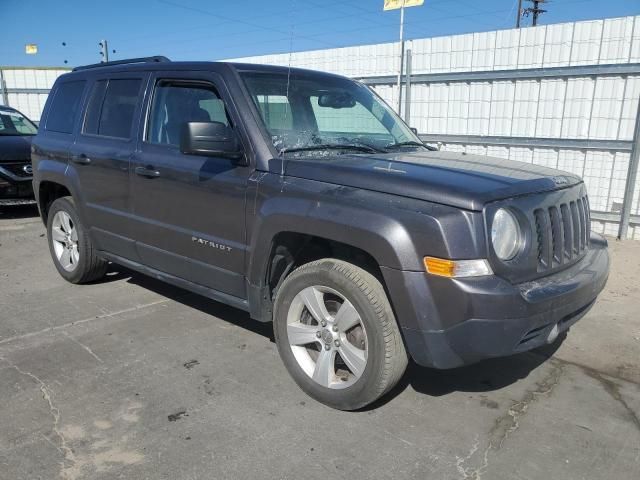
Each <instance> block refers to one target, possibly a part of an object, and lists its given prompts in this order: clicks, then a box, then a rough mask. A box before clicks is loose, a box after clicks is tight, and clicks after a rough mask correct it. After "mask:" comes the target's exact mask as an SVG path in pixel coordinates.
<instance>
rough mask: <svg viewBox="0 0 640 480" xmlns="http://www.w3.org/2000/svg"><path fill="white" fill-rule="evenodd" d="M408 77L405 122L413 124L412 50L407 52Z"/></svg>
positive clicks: (405, 96) (406, 69) (405, 95)
mask: <svg viewBox="0 0 640 480" xmlns="http://www.w3.org/2000/svg"><path fill="white" fill-rule="evenodd" d="M405 71H406V77H405V87H404V88H405V92H404V102H405V103H404V121H405V122H407V123H410V122H411V49H408V50H407V59H406V66H405Z"/></svg>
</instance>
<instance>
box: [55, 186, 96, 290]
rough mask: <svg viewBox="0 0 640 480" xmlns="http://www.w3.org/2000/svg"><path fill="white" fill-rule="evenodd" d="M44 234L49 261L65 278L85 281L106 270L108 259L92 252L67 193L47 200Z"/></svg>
mask: <svg viewBox="0 0 640 480" xmlns="http://www.w3.org/2000/svg"><path fill="white" fill-rule="evenodd" d="M47 236H48V238H49V250H50V252H51V257H52V258H53V263H54V265H55V266H56V269H57V270H58V272H59V273H60V275H62V277H63V278H64V279H65V280H67V281H69V282H71V283H86V282H91V281H94V280H98V279H99V278H102V277H103V276H104V275H105V273H106V272H107V267H108V262H107V261H105V260H104V259H102V258H100V257H98V256H97V255H96V252H95V249H94V247H93V245H92V243H91V239H90V238H89V236H88V235H87V232H86V230H85V228H84V225H82V222H81V221H80V217H78V213H77V212H76V208H75V204H74V203H73V199H72V198H71V197H61V198H58V199H57V200H55V201H54V202H53V203H52V204H51V207H50V208H49V212H48V218H47Z"/></svg>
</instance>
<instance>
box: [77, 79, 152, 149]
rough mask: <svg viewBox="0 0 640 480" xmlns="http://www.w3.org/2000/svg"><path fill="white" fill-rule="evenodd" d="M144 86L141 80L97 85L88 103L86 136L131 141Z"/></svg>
mask: <svg viewBox="0 0 640 480" xmlns="http://www.w3.org/2000/svg"><path fill="white" fill-rule="evenodd" d="M141 83H142V80H141V79H139V78H126V79H115V80H108V81H107V80H99V81H97V82H96V83H95V85H94V87H93V91H92V93H91V99H90V100H89V107H88V108H87V116H86V118H85V123H84V128H83V130H82V131H83V133H89V134H93V135H102V136H105V137H116V138H130V137H131V127H132V125H133V117H134V116H135V112H136V105H137V104H138V96H139V93H140V85H141Z"/></svg>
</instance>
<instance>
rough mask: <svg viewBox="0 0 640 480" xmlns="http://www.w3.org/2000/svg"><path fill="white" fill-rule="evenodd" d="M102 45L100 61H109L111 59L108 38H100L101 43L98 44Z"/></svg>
mask: <svg viewBox="0 0 640 480" xmlns="http://www.w3.org/2000/svg"><path fill="white" fill-rule="evenodd" d="M98 45H99V46H100V56H101V57H102V58H101V59H100V62H101V63H102V62H108V61H109V47H108V46H107V41H106V40H100V43H99V44H98Z"/></svg>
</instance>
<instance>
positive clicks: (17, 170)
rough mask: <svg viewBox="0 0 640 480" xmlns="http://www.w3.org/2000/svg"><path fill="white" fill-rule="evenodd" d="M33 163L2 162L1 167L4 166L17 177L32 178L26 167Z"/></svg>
mask: <svg viewBox="0 0 640 480" xmlns="http://www.w3.org/2000/svg"><path fill="white" fill-rule="evenodd" d="M27 165H31V163H2V164H0V168H3V169H4V170H6V171H7V172H9V173H12V174H13V175H15V176H16V177H21V178H30V177H31V174H30V173H27V172H25V170H24V167H26V166H27Z"/></svg>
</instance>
